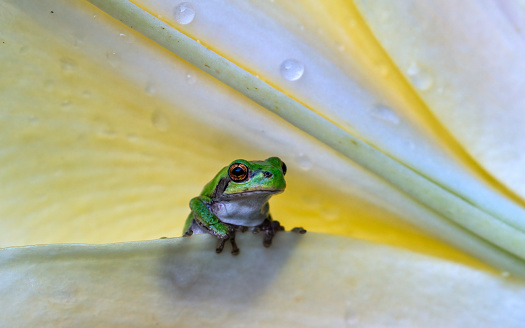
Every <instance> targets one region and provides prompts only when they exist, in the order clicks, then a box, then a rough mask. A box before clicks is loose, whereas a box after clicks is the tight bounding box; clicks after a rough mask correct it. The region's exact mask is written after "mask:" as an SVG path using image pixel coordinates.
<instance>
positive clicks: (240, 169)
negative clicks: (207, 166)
mask: <svg viewBox="0 0 525 328" xmlns="http://www.w3.org/2000/svg"><path fill="white" fill-rule="evenodd" d="M228 175H229V176H230V179H232V180H233V181H235V182H241V181H244V180H246V178H248V167H246V165H244V164H242V163H234V164H232V165H231V166H230V168H229V169H228Z"/></svg>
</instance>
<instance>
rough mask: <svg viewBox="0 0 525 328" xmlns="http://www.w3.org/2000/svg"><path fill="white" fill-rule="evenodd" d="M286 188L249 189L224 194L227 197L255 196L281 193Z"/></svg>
mask: <svg viewBox="0 0 525 328" xmlns="http://www.w3.org/2000/svg"><path fill="white" fill-rule="evenodd" d="M283 191H284V190H280V189H274V190H247V191H242V192H237V193H234V194H227V193H224V194H223V195H224V196H225V197H232V198H233V197H245V196H253V195H257V194H260V195H275V194H280V193H282V192H283Z"/></svg>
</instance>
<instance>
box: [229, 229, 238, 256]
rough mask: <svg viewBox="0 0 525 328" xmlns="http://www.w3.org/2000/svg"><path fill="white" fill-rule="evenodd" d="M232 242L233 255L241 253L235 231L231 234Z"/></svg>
mask: <svg viewBox="0 0 525 328" xmlns="http://www.w3.org/2000/svg"><path fill="white" fill-rule="evenodd" d="M230 243H231V244H232V255H239V252H240V250H239V247H237V243H236V242H235V232H233V233H232V235H231V236H230Z"/></svg>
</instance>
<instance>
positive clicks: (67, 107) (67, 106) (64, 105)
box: [60, 100, 73, 110]
mask: <svg viewBox="0 0 525 328" xmlns="http://www.w3.org/2000/svg"><path fill="white" fill-rule="evenodd" d="M72 106H73V104H72V102H71V101H70V100H64V101H62V102H61V103H60V107H62V109H64V110H70V109H71V107H72Z"/></svg>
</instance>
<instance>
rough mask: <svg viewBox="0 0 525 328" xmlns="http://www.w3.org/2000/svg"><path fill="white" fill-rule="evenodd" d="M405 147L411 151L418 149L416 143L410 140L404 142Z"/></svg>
mask: <svg viewBox="0 0 525 328" xmlns="http://www.w3.org/2000/svg"><path fill="white" fill-rule="evenodd" d="M403 146H405V147H406V148H408V149H410V150H414V149H416V145H415V144H414V142H413V141H412V140H408V139H405V140H403Z"/></svg>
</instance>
